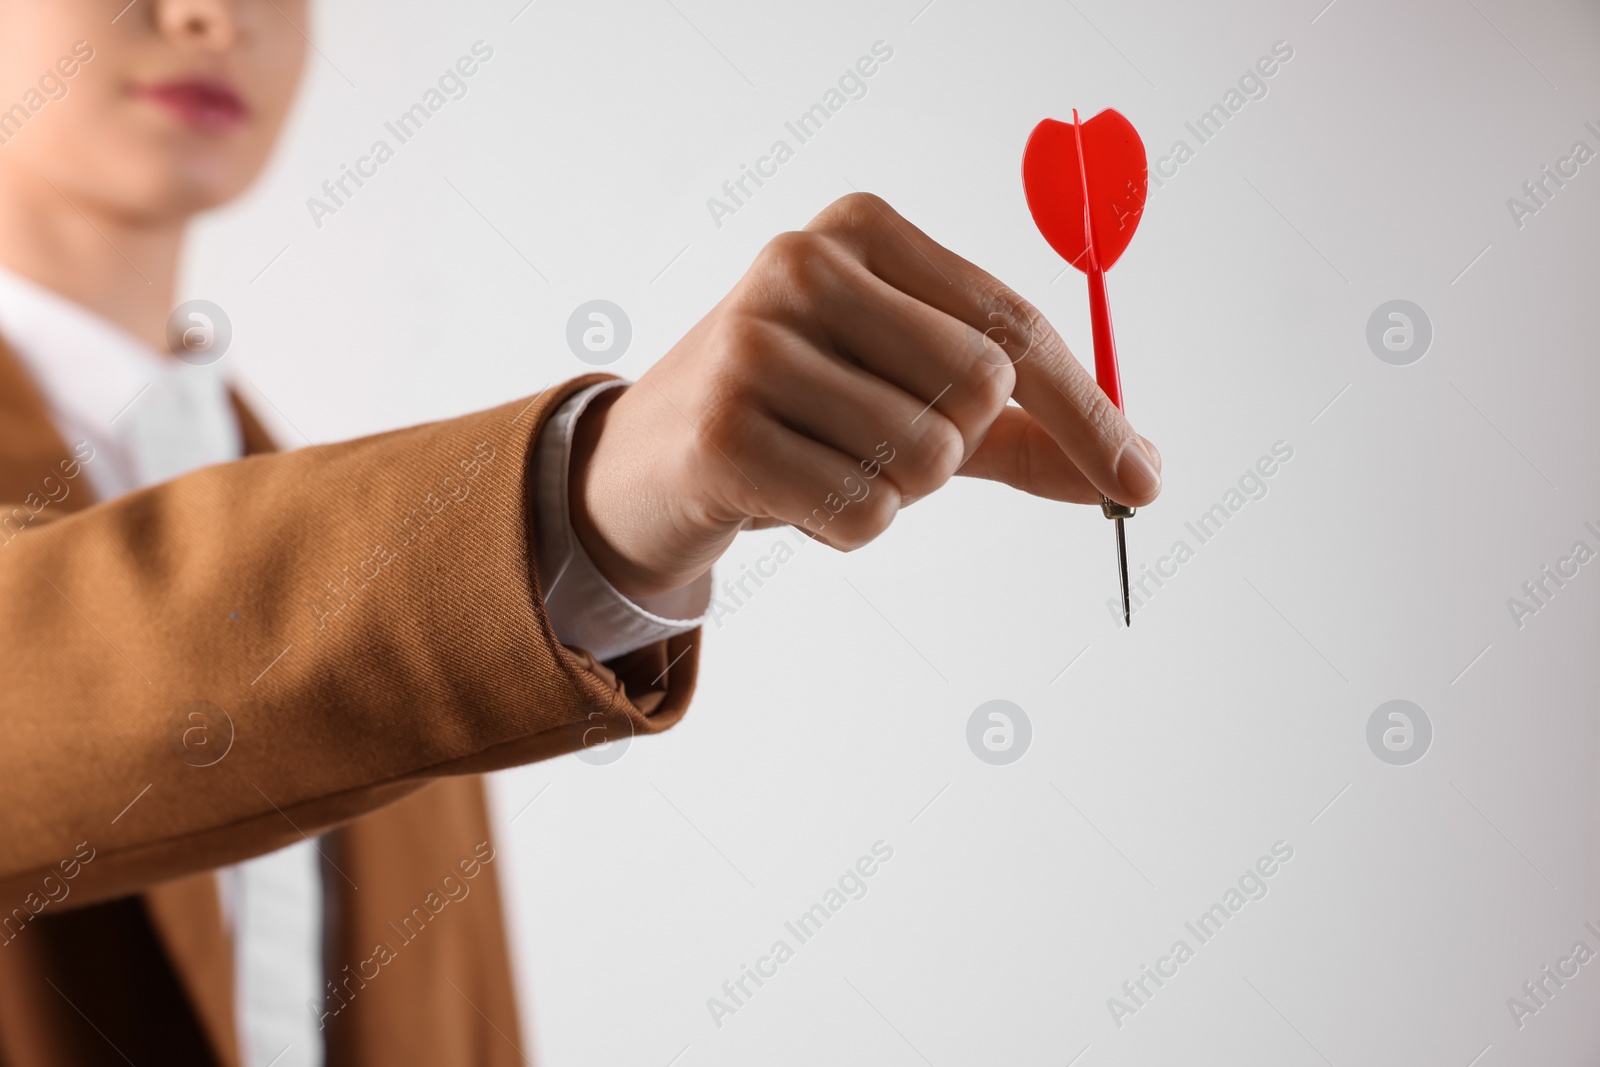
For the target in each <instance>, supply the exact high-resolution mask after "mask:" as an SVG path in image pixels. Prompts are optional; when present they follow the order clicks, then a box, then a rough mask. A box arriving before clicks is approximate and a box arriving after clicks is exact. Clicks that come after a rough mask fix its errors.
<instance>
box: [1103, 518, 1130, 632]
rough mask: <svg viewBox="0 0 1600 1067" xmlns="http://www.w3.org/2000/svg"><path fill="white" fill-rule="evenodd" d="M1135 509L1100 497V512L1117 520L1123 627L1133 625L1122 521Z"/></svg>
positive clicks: (1125, 539)
mask: <svg viewBox="0 0 1600 1067" xmlns="http://www.w3.org/2000/svg"><path fill="white" fill-rule="evenodd" d="M1136 510H1137V509H1136V508H1130V507H1129V506H1128V505H1126V504H1119V503H1117V502H1116V501H1115V500H1112V499H1111V498H1110V497H1108V496H1104V495H1102V496H1101V497H1100V511H1101V514H1103V515H1105V517H1106V518H1108V519H1115V520H1116V521H1117V574H1118V576H1119V577H1121V579H1122V625H1123V626H1125V627H1132V626H1133V604H1132V601H1131V599H1130V598H1129V596H1128V535H1127V531H1126V530H1125V529H1124V528H1123V525H1122V522H1123V520H1124V519H1131V518H1133V515H1134V512H1135V511H1136Z"/></svg>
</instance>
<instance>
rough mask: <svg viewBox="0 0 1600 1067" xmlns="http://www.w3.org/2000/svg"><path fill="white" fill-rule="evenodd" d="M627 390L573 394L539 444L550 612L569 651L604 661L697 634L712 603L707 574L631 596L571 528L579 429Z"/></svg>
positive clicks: (613, 385) (541, 560) (541, 538)
mask: <svg viewBox="0 0 1600 1067" xmlns="http://www.w3.org/2000/svg"><path fill="white" fill-rule="evenodd" d="M627 385H628V383H627V382H625V381H609V382H600V383H599V384H597V385H592V386H590V387H589V388H587V389H584V390H581V391H580V392H578V393H575V394H573V395H572V396H571V397H569V398H567V400H566V401H565V402H563V403H562V405H561V406H560V407H559V408H557V409H556V411H555V413H554V414H553V415H551V417H550V419H549V421H548V422H546V423H545V426H544V429H543V431H542V432H541V433H540V435H539V440H538V442H537V443H536V444H535V446H534V448H535V453H534V470H535V471H536V472H537V476H538V484H537V485H536V486H535V501H534V508H535V517H536V520H537V522H536V525H535V529H536V530H537V534H538V537H537V542H538V543H537V544H536V546H535V552H536V554H537V562H538V567H539V573H540V574H542V575H549V576H550V577H549V578H548V579H547V580H546V582H545V587H544V599H545V610H546V612H547V613H548V615H549V618H550V625H551V628H552V629H553V630H554V631H555V634H556V637H557V638H559V639H560V641H561V643H562V644H563V645H566V646H568V647H571V648H581V649H584V650H585V651H587V652H588V653H589V654H590V655H592V656H593V657H594V658H595V659H596V660H598V661H600V662H605V661H606V660H609V659H613V658H615V657H617V656H622V655H626V654H627V653H629V652H633V651H635V650H637V649H640V648H644V647H645V646H647V645H652V644H655V643H656V642H657V641H662V640H665V639H666V638H669V637H674V636H676V635H678V634H682V633H687V632H688V631H690V630H693V629H694V628H695V627H697V626H699V625H701V623H703V622H704V621H705V618H706V611H707V609H708V608H709V607H710V604H711V590H712V578H711V573H710V572H709V571H708V572H707V573H705V574H703V575H701V576H700V577H699V578H697V579H696V580H695V581H693V582H691V583H690V584H688V585H686V586H684V587H683V588H681V589H674V590H671V591H670V592H666V593H658V594H655V595H652V596H646V597H639V598H637V599H634V598H630V597H628V596H625V595H624V594H622V593H621V592H619V591H618V590H617V588H616V587H615V586H613V585H612V584H611V583H610V582H609V581H607V580H606V578H605V576H604V575H602V574H601V573H600V571H599V569H598V568H597V567H595V565H594V562H593V561H592V560H590V559H589V555H588V553H586V552H584V550H583V546H582V545H581V544H579V543H578V537H577V534H576V533H575V532H574V530H573V528H572V516H571V513H570V511H569V510H568V495H567V473H568V470H569V468H570V466H571V461H572V434H573V428H574V427H575V426H576V425H577V423H578V418H579V417H580V416H581V415H582V414H583V412H584V410H585V409H586V408H587V407H588V406H589V404H590V403H591V402H592V401H593V400H594V399H595V397H597V396H599V395H600V394H601V393H604V392H606V391H607V390H610V389H621V388H626V387H627Z"/></svg>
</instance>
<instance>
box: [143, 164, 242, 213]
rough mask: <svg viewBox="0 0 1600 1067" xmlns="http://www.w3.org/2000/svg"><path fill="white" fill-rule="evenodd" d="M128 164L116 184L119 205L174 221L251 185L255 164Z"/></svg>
mask: <svg viewBox="0 0 1600 1067" xmlns="http://www.w3.org/2000/svg"><path fill="white" fill-rule="evenodd" d="M134 170H135V168H128V170H126V171H124V172H123V174H122V175H121V176H120V180H119V181H118V182H117V185H116V186H115V188H117V189H118V191H119V192H120V194H121V195H120V196H117V197H116V200H117V203H118V207H120V208H121V210H122V211H124V212H126V213H127V214H129V215H132V216H135V217H143V218H148V219H151V220H158V219H159V220H162V221H171V220H174V219H182V218H186V217H188V216H190V215H197V214H199V213H201V212H203V211H210V210H211V209H213V208H217V207H221V206H222V205H223V204H226V203H228V202H229V201H230V200H233V199H234V198H235V197H237V196H238V195H239V194H240V193H242V192H243V191H244V190H245V189H247V188H248V187H249V185H250V182H251V180H252V179H253V178H254V177H255V170H254V168H242V167H240V166H239V165H238V163H237V162H235V161H231V160H218V159H214V158H213V159H194V158H190V159H183V160H173V159H170V158H168V159H162V160H158V161H152V162H151V163H150V164H149V165H148V166H146V167H143V168H138V172H139V176H138V177H137V178H135V177H134V174H133V173H132V172H133V171H134Z"/></svg>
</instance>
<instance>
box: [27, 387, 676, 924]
mask: <svg viewBox="0 0 1600 1067" xmlns="http://www.w3.org/2000/svg"><path fill="white" fill-rule="evenodd" d="M594 380H595V379H593V378H590V379H580V380H578V381H575V382H571V383H567V385H566V386H564V387H561V388H559V389H555V390H551V391H550V392H549V393H547V394H543V395H541V396H540V397H537V398H535V399H534V400H533V401H531V402H518V403H516V404H512V405H507V406H505V407H502V408H497V409H493V410H490V411H487V412H482V413H479V414H476V415H471V416H467V417H464V418H460V419H453V420H449V421H446V422H440V423H435V424H431V425H428V426H422V427H416V428H412V429H408V430H402V431H397V432H394V433H389V434H383V435H380V436H377V437H370V438H364V439H361V440H357V441H352V442H348V443H345V444H340V445H333V446H326V447H321V448H312V449H306V450H302V451H299V452H293V453H286V454H281V455H273V456H265V457H259V458H253V459H249V460H245V461H243V462H240V463H235V464H228V465H225V466H221V467H214V468H209V469H206V470H202V471H198V472H196V473H194V474H191V475H188V476H186V477H183V478H179V479H176V480H174V481H172V482H169V483H165V484H163V485H160V486H157V487H154V488H152V489H149V490H146V491H143V492H140V493H136V494H133V495H130V496H128V497H125V498H122V499H119V500H116V501H113V502H111V503H108V504H104V505H100V506H97V507H94V508H91V509H89V510H87V511H84V512H82V513H80V514H77V515H73V516H70V517H67V518H64V519H58V520H56V521H53V522H48V523H42V524H37V525H36V526H31V527H29V529H28V530H27V531H26V532H25V533H24V534H22V535H21V536H18V537H16V538H14V539H13V540H12V541H10V542H9V543H7V544H5V545H4V546H3V547H0V647H4V648H5V649H6V658H7V662H8V666H9V668H10V669H9V671H8V675H9V677H8V686H7V689H6V691H5V693H4V695H3V696H0V706H3V707H4V708H5V718H6V721H7V722H8V724H10V726H11V728H12V729H11V739H10V744H8V745H7V746H6V748H5V749H4V750H3V752H0V804H3V805H4V809H5V810H6V811H7V816H6V822H7V830H6V832H5V833H4V834H3V835H0V894H3V895H0V901H5V900H10V899H12V898H13V897H17V896H20V895H21V894H23V893H26V892H28V891H30V890H31V889H32V888H33V883H34V881H35V880H36V878H37V877H38V876H39V875H40V874H41V872H45V871H47V870H48V869H51V868H54V867H55V866H56V864H57V863H58V862H59V861H60V860H62V859H65V858H67V857H70V856H72V855H73V853H74V848H75V847H76V846H77V844H78V843H79V842H84V841H87V842H89V844H90V845H91V846H92V847H93V848H94V849H95V852H96V856H95V859H94V860H93V861H92V862H91V863H89V864H85V865H84V866H83V868H82V871H81V872H80V874H79V877H78V880H77V881H76V882H75V884H74V887H73V900H74V901H75V902H79V903H87V902H88V901H90V900H92V899H98V898H103V897H106V896H110V895H115V894H117V893H121V892H126V891H129V890H131V889H134V888H137V887H138V886H139V885H142V884H146V883H148V882H152V881H157V880H161V879H164V878H170V877H175V876H177V875H179V874H183V873H186V872H188V871H192V870H198V869H204V868H209V867H214V866H218V865H220V864H224V863H228V862H233V861H235V860H238V859H241V858H243V857H246V856H249V855H252V854H256V853H259V852H263V851H267V850H269V849H271V848H274V847H277V846H278V845H281V844H284V843H287V842H289V841H293V840H298V839H299V837H300V834H301V833H302V832H304V833H307V834H309V833H314V832H315V831H317V830H320V829H324V828H326V827H328V826H331V825H333V824H335V823H337V822H340V821H343V820H345V819H349V818H352V817H354V816H356V815H359V814H361V813H362V812H364V811H368V810H371V809H373V808H375V807H378V806H380V805H382V804H384V803H387V802H389V801H390V800H393V799H396V798H397V797H399V796H401V795H404V793H406V792H408V791H409V790H411V789H413V788H415V787H416V786H417V785H419V784H421V783H422V782H424V781H426V780H427V779H428V778H430V777H433V776H437V775H443V774H452V773H468V772H477V771H484V770H490V769H495V768H499V767H505V766H510V765H514V764H517V763H522V762H527V761H529V760H533V759H540V758H545V757H548V756H553V755H557V754H560V753H563V752H567V751H572V750H574V749H577V748H579V747H581V745H582V743H583V735H584V732H585V731H586V730H591V729H592V728H593V727H594V725H595V724H596V723H600V722H609V723H610V724H611V725H612V727H614V728H615V729H617V730H618V731H619V732H625V731H632V732H638V733H649V732H655V731H657V730H660V729H664V728H665V727H666V726H668V725H670V724H671V723H672V722H674V721H676V719H677V718H678V717H679V716H680V715H681V714H682V712H683V709H684V706H685V704H686V702H687V699H688V695H689V691H690V688H691V686H692V681H693V672H694V656H693V655H692V654H688V655H684V656H683V657H682V658H681V659H678V660H677V662H675V663H673V664H672V667H671V669H670V671H668V670H666V668H667V665H668V663H669V662H670V661H671V659H672V657H675V656H677V655H678V653H680V652H682V651H684V650H685V649H687V648H688V647H689V645H690V644H692V635H686V636H683V637H679V638H676V639H674V640H673V641H672V642H670V643H666V644H662V645H657V646H654V647H652V648H647V649H642V650H640V651H638V652H635V653H632V654H631V655H628V656H625V657H622V658H621V659H620V660H619V661H618V662H617V663H616V664H614V665H613V666H615V667H616V669H617V670H616V673H615V674H613V672H612V671H611V670H608V669H607V668H605V667H601V666H599V665H598V664H596V663H594V661H593V660H592V658H590V657H586V656H584V655H582V654H579V653H574V652H573V651H571V650H568V649H566V648H565V647H563V646H562V645H561V644H560V642H559V640H558V639H557V637H556V635H555V634H554V633H553V632H552V630H551V628H550V626H549V622H548V619H547V617H546V615H545V612H544V608H543V604H542V599H541V597H542V594H541V592H540V587H539V576H538V573H537V567H536V565H535V564H534V562H533V557H534V553H533V551H532V549H531V546H532V545H533V544H534V538H535V537H536V533H535V531H534V530H533V529H532V528H531V526H532V520H531V512H532V509H531V508H530V507H529V500H530V493H529V479H530V477H531V473H530V469H529V467H530V450H531V447H532V444H533V442H534V440H535V439H536V437H537V435H538V432H539V430H540V428H541V426H542V425H543V422H544V420H545V419H546V418H547V417H548V415H549V413H550V412H551V411H552V410H553V409H554V408H555V407H556V406H557V405H558V404H559V403H560V401H561V399H562V398H563V397H564V396H565V395H567V394H568V393H570V392H571V391H572V390H574V389H576V388H579V387H581V386H583V385H584V384H587V383H588V382H592V381H594ZM624 689H625V692H624ZM192 701H207V702H209V703H210V704H212V705H215V706H216V707H218V708H220V709H221V710H222V711H223V712H225V713H226V716H227V718H228V719H229V720H231V748H229V749H228V750H227V754H226V756H225V757H224V758H222V759H220V760H218V761H217V762H215V763H214V764H212V765H209V766H195V765H194V764H195V763H197V762H204V760H197V759H195V758H193V757H192V751H193V750H192V749H190V750H186V749H185V748H184V741H183V735H184V730H185V729H186V728H187V723H186V720H185V713H184V711H183V709H184V708H185V706H186V705H189V704H190V702H192ZM624 720H627V722H626V723H625V722H624ZM210 729H213V730H216V731H219V733H218V735H217V736H215V737H212V738H210V739H208V743H215V744H221V743H222V741H223V740H224V739H223V737H222V736H221V733H220V731H224V730H227V729H228V727H226V726H224V725H223V723H222V721H221V720H220V719H218V720H217V722H216V724H215V725H213V726H212V727H210ZM186 752H187V753H189V754H191V758H190V759H188V760H186V759H185V758H184V757H185V755H186ZM214 752H215V750H212V751H211V752H208V753H206V755H205V757H204V759H210V758H212V756H213V755H214ZM147 787H148V788H147ZM135 798H137V799H135ZM130 801H131V802H133V803H132V805H131V806H129V803H130Z"/></svg>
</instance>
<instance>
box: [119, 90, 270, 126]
mask: <svg viewBox="0 0 1600 1067" xmlns="http://www.w3.org/2000/svg"><path fill="white" fill-rule="evenodd" d="M133 92H134V95H135V96H137V97H139V98H140V99H141V100H148V101H150V102H151V103H153V104H155V105H156V106H158V107H161V108H163V109H164V110H166V111H167V113H168V114H170V115H172V116H173V117H174V118H176V119H177V120H178V121H180V122H182V123H183V124H184V125H186V126H188V127H190V128H191V129H194V130H198V131H200V132H201V133H210V134H225V133H230V132H232V131H233V130H235V129H237V128H238V127H240V126H242V125H244V123H245V122H246V121H247V120H248V119H249V118H250V108H249V106H248V105H246V104H245V102H244V98H243V97H241V96H240V95H239V94H238V93H237V92H235V91H234V88H233V86H231V85H229V84H228V83H227V82H225V81H222V80H221V79H218V78H177V79H173V80H171V81H164V82H151V83H149V84H146V85H136V86H134V88H133Z"/></svg>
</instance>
